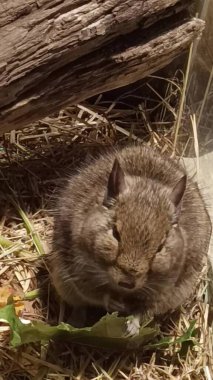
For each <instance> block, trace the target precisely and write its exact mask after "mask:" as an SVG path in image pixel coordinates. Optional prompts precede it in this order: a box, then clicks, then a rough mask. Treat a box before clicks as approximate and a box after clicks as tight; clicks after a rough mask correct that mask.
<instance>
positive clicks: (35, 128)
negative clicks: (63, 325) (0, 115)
mask: <svg viewBox="0 0 213 380" xmlns="http://www.w3.org/2000/svg"><path fill="white" fill-rule="evenodd" d="M178 77H179V78H178ZM155 83H158V84H160V87H164V93H163V94H162V93H160V92H159V91H158V89H156V88H155V87H154V84H155ZM144 93H146V94H148V95H144ZM181 93H182V81H181V80H180V73H178V75H177V76H175V77H174V78H172V79H170V80H168V79H164V78H159V77H152V78H150V79H149V80H148V82H147V83H143V84H141V85H140V86H139V87H138V88H134V89H133V90H132V91H129V92H128V93H123V94H122V96H119V97H118V98H114V99H109V98H108V99H107V98H106V97H104V96H103V97H102V96H99V97H98V98H97V99H94V100H93V101H92V102H91V103H84V104H80V105H77V106H72V107H68V108H67V109H65V110H63V111H61V112H60V113H59V114H56V115H53V116H51V117H47V118H45V119H44V120H41V121H39V122H38V123H35V124H34V125H32V126H30V127H29V128H25V129H24V130H22V131H12V132H11V133H7V134H5V135H4V137H3V138H2V145H1V147H0V162H1V170H0V181H1V196H0V204H1V207H0V213H1V217H0V245H1V252H0V257H1V266H0V285H1V287H2V286H8V284H9V285H10V286H11V287H12V288H13V289H14V290H15V291H16V292H17V293H18V294H22V295H23V294H25V295H26V294H27V295H28V297H25V298H26V301H25V311H24V317H26V318H30V319H32V320H33V319H39V320H44V321H50V319H51V318H53V319H54V318H55V320H56V321H57V319H58V314H57V313H58V310H57V308H56V307H55V304H54V305H53V306H54V307H53V308H54V309H55V315H53V314H54V313H53V312H52V308H51V302H50V299H49V297H47V299H46V304H45V305H44V303H43V302H41V300H40V299H39V298H35V299H34V297H33V296H32V297H31V296H30V295H32V293H29V292H31V291H34V290H36V289H37V288H38V286H39V284H38V273H37V269H36V268H37V266H36V263H37V262H38V259H39V258H40V257H41V256H42V255H43V254H44V251H45V252H47V251H48V249H49V246H50V242H51V236H52V228H53V218H52V212H51V210H52V208H53V203H52V201H53V200H54V197H55V193H56V191H57V188H58V186H61V185H62V184H63V181H64V179H65V178H66V176H67V174H68V173H70V172H72V171H75V170H76V168H77V167H78V165H79V164H80V162H82V161H83V160H84V159H85V157H87V156H88V155H96V154H98V153H101V152H103V151H104V150H105V149H107V148H108V147H110V146H115V145H118V144H119V145H125V144H127V143H135V142H139V143H140V142H141V141H143V142H144V141H145V142H146V143H147V144H149V145H151V146H153V147H154V148H156V149H159V150H160V151H161V152H162V153H167V154H169V155H172V154H173V152H174V144H173V141H174V140H175V148H176V151H177V152H178V153H179V154H181V153H182V152H183V150H184V149H186V142H185V145H183V144H182V145H180V146H179V147H178V145H177V137H178V138H180V141H182V140H181V139H182V138H183V137H184V136H181V133H182V132H183V129H181V132H180V128H179V126H178V133H177V129H175V128H174V125H176V126H177V121H178V120H179V121H178V122H180V120H183V119H184V120H185V125H189V123H190V116H189V115H187V113H184V115H183V107H182V111H181V115H180V113H178V110H179V107H178V105H179V99H180V96H181ZM141 94H143V96H142V95H141ZM177 115H179V116H177ZM187 123H188V124H187ZM193 123H194V124H193ZM192 125H193V131H194V136H195V147H196V149H198V146H197V144H196V136H197V135H196V133H195V131H196V121H195V120H194V119H193V120H192ZM175 131H176V132H175ZM174 136H175V138H174ZM183 140H185V141H186V140H187V139H186V138H185V137H184V138H183ZM188 143H189V141H188V142H187V144H188ZM178 149H179V150H178ZM208 283H209V280H208V278H207V274H206V270H205V271H204V272H203V274H202V280H201V282H200V284H199V285H198V288H197V292H196V297H195V298H194V299H193V300H192V301H191V303H190V304H188V305H185V306H184V307H183V308H182V309H181V312H180V314H179V315H178V316H177V315H174V316H172V317H170V319H168V318H167V320H166V321H163V322H162V332H163V334H164V336H168V335H169V336H171V337H174V339H175V338H178V337H184V334H185V333H186V331H187V330H188V329H189V327H190V323H191V321H193V320H194V321H195V326H194V327H193V334H192V337H191V338H190V339H187V337H186V336H185V337H184V338H183V340H182V343H179V344H178V343H175V344H171V345H170V346H169V347H168V348H166V349H162V348H161V349H153V350H152V349H151V348H150V351H148V352H137V353H122V354H121V353H119V354H118V353H115V352H109V351H105V350H103V351H100V350H95V349H94V350H91V349H88V348H87V347H84V346H78V345H72V346H70V345H68V344H66V343H63V342H61V343H60V344H59V343H57V344H55V343H54V342H49V343H48V344H47V343H45V344H33V345H26V346H23V347H21V348H20V349H18V350H15V349H12V348H11V347H10V346H9V342H8V332H7V331H3V328H2V330H0V331H1V339H0V379H5V380H6V379H7V380H19V379H26V380H27V379H36V380H39V379H46V380H56V379H57V380H59V379H60V380H62V379H66V380H68V379H75V380H81V379H82V380H83V379H85V380H87V379H88V380H89V379H91V380H92V379H93V380H95V379H96V380H105V379H106V380H111V379H113V380H115V379H124V380H125V379H129V380H139V379H142V380H143V379H148V380H155V379H156V380H157V379H163V380H167V379H170V380H172V379H180V380H181V379H183V380H188V379H196V380H200V379H207V380H210V379H211V373H210V371H211V366H212V329H211V327H210V325H209V323H208V319H209V316H210V306H209V303H208V300H207V297H208V295H209V293H208V291H209V290H208ZM27 298H28V299H27ZM164 322H165V323H164ZM0 329H1V326H0Z"/></svg>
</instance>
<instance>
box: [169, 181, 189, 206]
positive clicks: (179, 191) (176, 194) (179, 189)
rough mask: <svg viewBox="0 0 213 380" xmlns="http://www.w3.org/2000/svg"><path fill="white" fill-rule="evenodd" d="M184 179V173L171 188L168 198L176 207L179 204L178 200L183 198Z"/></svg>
mask: <svg viewBox="0 0 213 380" xmlns="http://www.w3.org/2000/svg"><path fill="white" fill-rule="evenodd" d="M186 179H187V178H186V175H184V176H183V177H182V178H181V179H180V180H179V181H178V183H177V184H176V185H175V187H174V189H173V190H172V193H171V196H170V198H171V201H172V202H173V203H174V205H175V207H178V206H179V205H180V202H181V200H182V198H183V195H184V192H185V190H186Z"/></svg>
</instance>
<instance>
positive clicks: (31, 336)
mask: <svg viewBox="0 0 213 380" xmlns="http://www.w3.org/2000/svg"><path fill="white" fill-rule="evenodd" d="M0 320H1V321H5V322H7V323H8V324H9V325H10V329H11V344H12V345H13V346H14V347H17V346H20V345H22V344H25V343H32V342H38V341H48V340H50V339H63V340H67V341H70V342H73V343H81V344H85V345H90V346H93V347H102V348H109V349H115V350H124V349H137V348H140V347H142V346H144V345H145V344H147V343H148V342H150V341H153V339H154V338H155V337H156V336H157V335H158V334H159V327H158V326H157V325H154V324H153V323H152V322H150V323H149V324H148V325H146V326H145V327H144V326H142V327H141V328H140V333H139V335H138V336H135V337H127V336H126V335H125V332H126V323H127V320H128V318H124V317H118V316H117V314H116V313H113V314H107V315H105V316H104V317H103V318H101V319H100V320H99V321H98V322H97V323H96V324H95V325H94V326H92V327H85V328H80V329H78V328H75V327H72V326H71V325H68V324H65V323H61V324H59V325H58V326H50V325H48V324H45V323H43V322H40V321H37V322H31V323H30V324H23V323H22V322H21V321H20V319H19V318H18V317H17V316H16V314H15V309H14V305H7V306H5V307H4V308H2V309H0Z"/></svg>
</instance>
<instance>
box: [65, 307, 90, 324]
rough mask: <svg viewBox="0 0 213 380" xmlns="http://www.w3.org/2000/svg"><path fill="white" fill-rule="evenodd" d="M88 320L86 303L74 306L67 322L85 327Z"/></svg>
mask: <svg viewBox="0 0 213 380" xmlns="http://www.w3.org/2000/svg"><path fill="white" fill-rule="evenodd" d="M86 321H87V307H86V306H84V305H81V306H74V307H73V309H72V311H71V314H70V316H69V317H68V320H67V322H68V323H69V324H70V325H72V326H73V327H76V328H81V327H85V325H86Z"/></svg>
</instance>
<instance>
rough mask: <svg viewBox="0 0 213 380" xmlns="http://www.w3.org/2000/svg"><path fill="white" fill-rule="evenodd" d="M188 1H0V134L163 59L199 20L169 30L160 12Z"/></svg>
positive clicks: (182, 45)
mask: <svg viewBox="0 0 213 380" xmlns="http://www.w3.org/2000/svg"><path fill="white" fill-rule="evenodd" d="M188 3H189V1H185V2H182V1H178V0H147V1H141V0H126V1H124V0H105V1H104V0H102V1H98V0H96V1H95V0H90V1H89V0H88V1H86V0H84V1H83V0H81V1H80V0H65V1H62V0H52V1H50V0H37V1H35V0H34V1H33V0H28V1H24V0H15V1H14V0H1V4H0V26H1V28H0V38H1V39H0V44H1V55H0V128H1V132H4V131H6V130H10V129H12V128H17V127H23V126H25V125H26V124H28V123H30V122H32V121H34V120H36V119H38V118H41V117H42V116H45V115H47V114H49V113H51V112H53V111H55V110H56V109H59V108H61V107H62V106H65V105H66V104H68V103H69V104H70V103H76V102H79V101H81V100H83V99H86V98H88V97H89V96H91V95H94V94H97V93H99V92H102V91H108V90H110V89H112V88H116V87H120V86H123V85H126V84H128V83H131V82H134V81H136V80H137V79H139V78H142V77H144V76H146V75H147V74H150V73H151V72H153V71H156V70H157V69H159V68H161V67H163V66H164V65H166V64H167V63H169V62H170V61H171V60H172V59H173V58H174V57H176V56H177V55H178V54H179V53H180V52H181V51H183V50H184V49H186V47H187V46H188V45H189V44H190V42H191V41H192V40H193V38H195V37H196V36H197V35H198V34H200V32H201V30H202V29H203V22H202V21H200V20H191V21H185V22H182V23H179V25H178V26H176V27H175V28H174V20H173V21H171V20H170V18H171V17H170V18H168V16H169V15H170V14H171V13H174V11H175V12H178V11H180V9H182V8H184V7H186V6H187V5H188ZM14 4H15V5H14ZM165 17H167V18H168V22H167V24H168V26H169V27H170V29H169V27H166V26H165V25H164V26H163V28H161V27H159V24H158V27H157V28H155V27H154V28H151V32H150V28H148V26H150V25H152V24H153V23H155V22H156V19H160V18H161V19H163V18H165ZM165 24H166V23H165ZM126 33H128V35H127V36H125V37H124V36H123V37H120V38H119V37H118V36H120V35H124V34H126ZM144 36H146V38H145V37H144ZM111 41H112V42H111ZM110 42H111V44H110ZM103 46H104V48H103Z"/></svg>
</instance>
